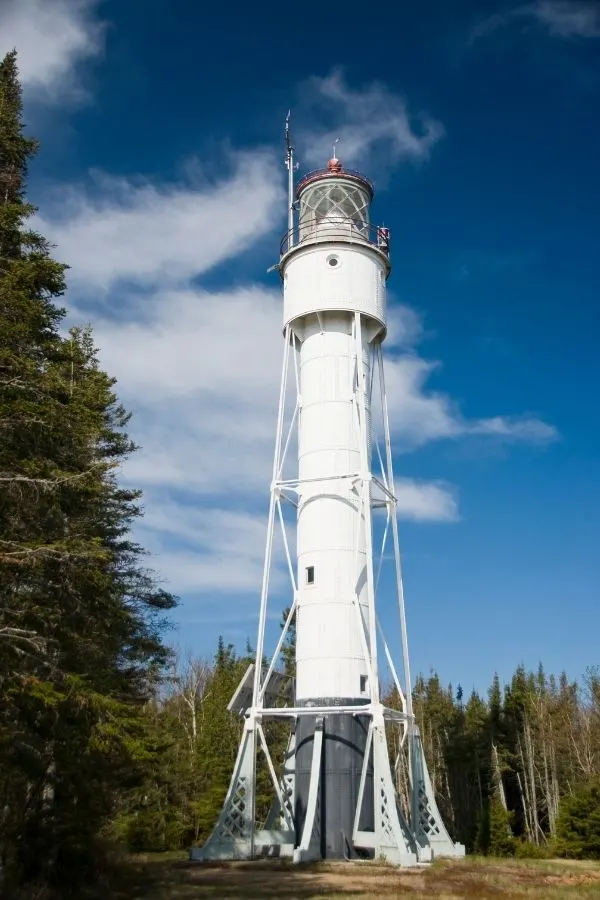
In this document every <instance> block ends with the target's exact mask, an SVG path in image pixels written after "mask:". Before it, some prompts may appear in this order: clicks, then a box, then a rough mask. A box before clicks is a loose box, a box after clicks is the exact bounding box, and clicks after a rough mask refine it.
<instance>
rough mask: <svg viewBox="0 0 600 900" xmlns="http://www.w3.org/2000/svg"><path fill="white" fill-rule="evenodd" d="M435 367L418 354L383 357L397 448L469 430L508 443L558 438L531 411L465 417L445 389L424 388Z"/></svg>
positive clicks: (464, 435)
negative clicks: (478, 417) (509, 414)
mask: <svg viewBox="0 0 600 900" xmlns="http://www.w3.org/2000/svg"><path fill="white" fill-rule="evenodd" d="M438 366H439V363H436V362H431V361H429V360H426V359H423V357H421V356H418V355H417V354H416V353H405V354H404V355H402V356H398V355H388V357H387V358H386V361H385V372H386V375H385V378H386V391H387V397H388V405H389V411H390V420H391V422H392V423H393V427H394V430H395V431H396V434H397V435H398V449H403V450H407V449H413V448H415V447H419V446H421V445H423V444H425V443H427V442H429V441H434V440H440V439H443V438H460V437H467V436H469V435H482V436H486V437H490V438H496V439H498V440H502V441H504V442H507V443H508V442H512V443H517V442H521V443H531V444H546V443H549V442H551V441H554V440H556V439H557V437H558V433H557V431H556V429H555V428H554V427H553V426H552V425H548V424H546V423H545V422H542V421H541V420H540V419H538V418H536V417H534V416H494V417H492V418H482V419H468V418H466V417H465V416H463V414H462V413H461V411H460V409H459V408H458V407H457V405H456V404H455V403H453V401H452V400H451V399H450V398H449V397H448V395H447V394H444V393H441V392H439V391H428V390H427V388H426V383H427V379H428V378H429V376H430V375H431V374H432V372H433V371H434V370H435V369H436V368H438Z"/></svg>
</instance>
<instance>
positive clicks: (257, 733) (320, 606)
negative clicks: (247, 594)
mask: <svg viewBox="0 0 600 900" xmlns="http://www.w3.org/2000/svg"><path fill="white" fill-rule="evenodd" d="M287 150H288V153H287V167H288V175H289V191H290V196H289V222H288V226H289V227H288V232H287V234H286V236H285V237H284V239H283V241H282V245H281V258H280V262H279V265H278V266H277V268H278V270H279V273H280V275H281V278H282V281H283V335H284V361H283V373H282V379H281V390H280V401H279V415H278V424H277V434H276V440H275V459H274V466H273V479H272V483H271V502H270V511H269V520H268V528H267V542H266V554H265V568H264V578H263V585H262V595H261V605H260V615H259V626H258V638H257V650H256V659H257V661H261V660H263V659H264V651H265V646H264V642H265V623H266V620H267V613H268V604H269V578H270V570H271V565H272V555H273V538H274V531H275V528H276V527H280V528H281V530H282V535H283V548H284V551H285V555H286V559H287V565H288V568H289V573H290V581H291V591H290V604H289V605H290V609H289V615H288V617H287V622H286V623H285V627H284V629H283V631H282V634H281V637H280V640H279V642H278V644H277V646H276V648H275V650H274V653H273V655H272V657H271V661H270V663H269V664H268V665H265V664H262V665H261V664H257V665H254V666H251V667H250V669H249V670H248V672H247V673H246V675H245V677H244V679H243V680H242V683H241V684H240V686H239V688H238V690H237V692H236V694H235V696H234V697H233V699H232V701H231V703H230V705H229V708H230V710H232V711H233V712H237V713H239V714H240V715H242V716H243V717H244V732H243V736H242V741H241V744H240V749H239V753H238V758H237V761H236V764H235V769H234V772H233V776H232V780H231V784H230V788H229V791H228V794H227V797H226V799H225V803H224V807H223V810H222V812H221V815H220V817H219V820H218V822H217V824H216V826H215V829H214V831H213V833H212V834H211V836H210V837H209V839H208V840H207V842H206V843H205V844H204V846H203V847H201V848H194V849H193V850H192V852H191V856H192V858H193V859H198V860H209V859H251V858H255V857H258V856H264V855H271V856H291V857H293V858H294V859H295V860H296V861H301V860H304V859H319V858H339V859H341V858H357V857H358V858H369V857H371V858H373V857H375V858H380V857H385V858H387V859H388V860H389V861H390V862H394V863H396V864H399V865H403V866H411V865H416V864H417V863H418V862H426V861H429V860H431V859H432V857H433V856H462V855H463V854H464V847H462V845H458V844H455V843H454V842H453V841H452V840H451V838H450V837H449V835H448V832H447V831H446V828H445V826H444V824H443V822H442V819H441V816H440V813H439V811H438V808H437V805H436V803H435V799H434V796H433V791H432V787H431V783H430V780H429V776H428V773H427V767H426V764H425V759H424V756H423V750H422V746H421V740H420V737H419V732H418V728H417V726H416V724H415V720H414V716H413V710H412V701H411V683H410V667H409V658H408V644H407V636H406V621H405V613H404V596H403V587H402V575H401V567H400V550H399V543H398V527H397V518H396V503H397V501H396V496H395V490H394V476H393V469H392V450H391V444H390V430H389V423H388V417H387V404H386V394H385V383H384V370H383V358H382V344H383V341H384V339H385V335H386V281H387V278H388V276H389V274H390V256H389V233H388V231H387V229H384V228H379V227H376V226H374V225H372V224H371V222H370V207H371V201H372V199H373V186H372V184H371V182H370V181H369V180H368V179H367V178H365V176H364V175H361V174H359V173H358V172H354V171H349V170H346V169H344V167H343V166H342V163H341V162H340V161H339V160H338V159H337V157H336V154H335V148H334V155H333V158H332V159H331V160H330V161H329V163H328V165H327V167H326V168H325V169H322V170H318V171H316V172H311V173H310V174H309V175H307V176H306V177H305V178H303V179H302V180H301V181H300V182H299V184H298V186H297V188H296V189H295V190H294V184H293V182H294V159H293V148H292V147H291V145H290V142H289V138H288V142H287ZM290 387H291V388H292V390H290ZM291 393H295V402H293V403H292V405H291V408H289V410H286V403H289V397H290V394H291ZM294 434H295V435H296V437H297V446H298V458H297V469H296V471H295V476H294V477H293V478H284V464H285V461H286V457H288V456H289V454H288V450H289V448H290V446H293V445H294V444H293V440H292V439H293V437H294ZM380 443H381V446H380ZM288 463H289V460H288ZM288 503H290V504H291V505H292V506H293V507H295V509H296V517H297V532H296V552H295V554H294V553H293V549H292V546H291V541H290V540H288V536H287V532H286V528H285V517H284V514H283V508H284V504H288ZM377 508H381V509H383V510H384V511H385V512H386V514H387V518H386V520H385V529H384V531H383V539H382V542H381V546H380V547H378V548H377V552H376V551H375V550H374V547H373V543H374V533H373V522H372V517H373V510H374V509H377ZM388 537H391V543H392V546H393V554H394V560H395V572H394V577H395V582H396V591H395V593H396V597H395V600H394V602H397V605H398V613H399V628H400V634H401V643H402V648H403V670H404V678H403V683H402V682H401V680H400V678H399V677H398V674H397V671H396V668H395V666H394V663H393V660H392V656H391V653H390V650H389V647H388V644H387V641H386V639H385V635H384V634H383V631H382V629H381V627H380V624H379V618H378V614H377V603H378V601H379V602H380V601H381V599H382V598H381V597H378V593H380V591H378V582H379V572H380V569H381V562H382V560H383V558H384V554H385V548H386V541H387V539H388ZM292 621H295V623H296V673H295V679H294V682H293V683H290V679H289V678H286V677H285V676H284V675H283V674H282V673H281V671H280V669H279V656H280V652H281V649H282V646H283V643H284V640H285V637H286V633H287V631H288V628H289V626H290V624H291V623H292ZM379 652H383V654H384V655H385V658H386V660H387V663H388V668H389V670H390V672H391V675H392V678H393V680H394V682H395V686H396V689H397V694H398V697H399V700H400V705H401V709H400V710H398V709H389V708H387V707H385V706H384V705H383V704H382V701H381V697H380V673H379V665H378V659H379ZM271 717H274V718H278V719H284V720H286V721H287V722H288V723H289V724H290V739H289V745H288V751H287V754H286V758H285V761H279V760H277V759H274V758H273V757H272V754H271V752H270V749H269V747H268V745H267V739H266V736H265V729H264V728H263V723H264V721H265V720H267V719H269V718H271ZM394 729H395V730H396V731H398V732H399V741H398V743H397V746H396V748H395V751H394V754H393V756H394V757H395V758H394V759H390V754H389V746H390V744H391V743H392V741H391V739H390V738H391V732H392V731H393V730H394ZM259 752H260V753H261V754H264V759H265V761H266V766H267V768H268V771H269V773H270V777H271V780H272V784H273V805H272V807H271V811H270V813H269V815H268V817H267V819H266V821H265V822H257V821H256V802H255V801H256V790H255V786H256V765H257V753H259ZM402 760H404V761H406V762H407V766H406V770H405V774H406V776H407V777H405V778H404V779H401V778H400V769H402V765H401V763H402ZM401 781H403V782H404V791H403V790H402V784H401Z"/></svg>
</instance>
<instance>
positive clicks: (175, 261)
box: [39, 152, 284, 291]
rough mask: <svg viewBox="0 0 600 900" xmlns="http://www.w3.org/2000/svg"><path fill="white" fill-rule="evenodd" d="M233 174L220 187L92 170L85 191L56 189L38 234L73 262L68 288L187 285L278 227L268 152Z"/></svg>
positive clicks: (275, 178)
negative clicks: (151, 180)
mask: <svg viewBox="0 0 600 900" xmlns="http://www.w3.org/2000/svg"><path fill="white" fill-rule="evenodd" d="M228 161H229V162H230V163H231V165H232V166H233V169H234V171H233V174H232V175H231V176H230V177H229V178H224V179H221V180H220V181H218V182H217V183H212V184H206V183H194V182H193V181H191V182H190V181H188V182H185V183H180V184H168V185H162V186H160V187H157V186H156V185H154V184H151V183H148V182H142V181H141V180H140V179H139V178H137V179H135V180H134V179H124V178H121V179H116V178H110V177H108V176H106V175H103V174H101V173H100V174H99V173H96V174H95V175H94V178H93V181H92V184H91V185H90V186H88V187H87V188H81V187H80V188H75V187H71V188H70V189H66V190H65V189H61V192H60V197H59V198H58V199H57V200H55V204H54V206H55V209H54V213H53V214H51V215H50V216H48V214H46V216H45V218H42V219H40V223H39V227H40V229H41V230H42V231H43V232H44V233H45V234H47V235H48V237H49V238H50V239H51V240H52V241H53V242H54V243H55V244H56V245H57V246H58V248H59V249H58V254H59V256H60V257H61V258H64V259H67V260H71V261H72V269H71V270H70V283H71V285H72V286H74V287H75V288H78V289H82V288H83V287H85V288H86V289H88V290H94V291H97V290H98V289H101V290H104V291H106V290H108V289H109V288H110V287H111V286H113V285H114V284H115V283H117V282H119V281H128V282H132V283H135V284H138V285H151V284H156V283H160V284H161V285H167V284H173V283H176V282H187V281H189V280H190V279H191V278H193V277H195V276H197V275H199V274H201V273H203V272H206V271H207V270H208V269H210V268H211V267H212V266H214V265H216V264H217V263H219V262H222V261H223V260H225V259H228V258H230V257H232V256H235V255H237V254H239V253H241V252H242V251H243V250H245V249H246V248H247V247H248V246H250V244H252V243H253V242H254V241H255V240H256V239H257V237H259V236H260V235H262V234H265V233H267V232H268V231H270V230H271V229H272V228H273V226H274V225H277V224H278V221H279V216H280V214H281V213H283V211H284V207H283V201H282V197H283V193H282V190H283V187H282V179H281V177H280V172H279V167H278V165H277V161H276V160H275V159H274V158H273V156H272V155H271V154H270V153H266V152H264V153H262V152H255V153H247V154H237V155H232V156H230V157H229V159H228Z"/></svg>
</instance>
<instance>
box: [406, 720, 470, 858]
mask: <svg viewBox="0 0 600 900" xmlns="http://www.w3.org/2000/svg"><path fill="white" fill-rule="evenodd" d="M411 731H412V733H411V734H410V735H409V741H410V748H409V749H410V769H411V772H410V780H411V795H412V796H411V818H412V825H413V831H414V834H415V838H416V840H417V843H418V846H419V859H424V857H423V853H424V851H425V850H426V849H427V848H430V852H431V855H432V856H433V857H437V856H447V857H455V858H456V857H458V858H460V857H463V856H464V855H465V848H464V845H463V844H456V843H454V841H453V840H452V838H451V837H450V835H449V834H448V831H447V829H446V826H445V825H444V821H443V819H442V817H441V815H440V811H439V809H438V805H437V803H436V802H435V796H434V793H433V786H432V784H431V779H430V777H429V772H428V770H427V763H426V762H425V754H424V752H423V744H422V742H421V736H420V734H419V730H418V728H416V727H415V726H413V729H411Z"/></svg>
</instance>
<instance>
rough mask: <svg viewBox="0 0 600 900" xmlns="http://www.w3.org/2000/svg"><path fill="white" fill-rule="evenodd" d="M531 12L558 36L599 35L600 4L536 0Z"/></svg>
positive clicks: (571, 0)
mask: <svg viewBox="0 0 600 900" xmlns="http://www.w3.org/2000/svg"><path fill="white" fill-rule="evenodd" d="M531 14H532V15H533V16H534V17H535V18H536V19H537V20H538V22H540V23H541V24H542V25H545V26H546V27H547V28H548V29H549V31H550V32H551V33H552V34H556V35H559V36H560V37H600V6H599V5H598V3H596V2H594V3H589V2H577V0H538V2H537V3H536V4H535V6H534V7H532V9H531Z"/></svg>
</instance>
